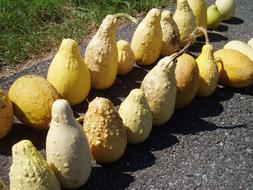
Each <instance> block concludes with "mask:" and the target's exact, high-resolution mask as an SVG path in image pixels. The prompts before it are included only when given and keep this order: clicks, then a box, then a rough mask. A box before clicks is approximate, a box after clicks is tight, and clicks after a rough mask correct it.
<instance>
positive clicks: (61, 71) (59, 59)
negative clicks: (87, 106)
mask: <svg viewBox="0 0 253 190" xmlns="http://www.w3.org/2000/svg"><path fill="white" fill-rule="evenodd" d="M47 80H48V81H49V82H50V83H51V84H52V85H53V86H54V87H55V88H56V90H57V91H58V92H59V93H60V95H61V96H62V98H64V99H66V100H68V101H69V103H70V104H71V105H74V104H78V103H80V102H82V101H83V100H84V99H85V98H86V96H87V95H88V93H89V91H90V83H91V82H90V73H89V70H88V67H87V65H86V64H85V63H84V60H83V58H82V56H81V54H80V51H79V48H78V45H77V43H76V41H75V40H72V39H63V40H62V43H61V46H60V48H59V50H58V52H57V54H56V55H55V57H54V59H53V61H52V63H51V64H50V66H49V69H48V73H47Z"/></svg>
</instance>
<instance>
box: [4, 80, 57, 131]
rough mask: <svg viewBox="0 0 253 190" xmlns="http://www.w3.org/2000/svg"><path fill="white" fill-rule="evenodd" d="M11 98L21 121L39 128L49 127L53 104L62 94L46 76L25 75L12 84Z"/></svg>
mask: <svg viewBox="0 0 253 190" xmlns="http://www.w3.org/2000/svg"><path fill="white" fill-rule="evenodd" d="M9 98H10V100H11V101H12V103H13V108H14V113H15V115H16V116H17V118H18V119H19V120H20V121H22V122H23V123H24V124H26V125H28V126H31V127H34V128H37V129H47V128H48V127H49V122H50V120H51V107H52V104H53V102H54V101H55V100H56V99H59V98H60V95H59V93H58V92H57V91H56V89H55V88H54V87H53V86H52V85H51V84H50V83H49V82H48V81H47V80H46V79H45V78H43V77H40V76H36V75H25V76H23V77H20V78H18V79H17V80H16V81H15V82H14V83H13V84H12V85H11V87H10V89H9Z"/></svg>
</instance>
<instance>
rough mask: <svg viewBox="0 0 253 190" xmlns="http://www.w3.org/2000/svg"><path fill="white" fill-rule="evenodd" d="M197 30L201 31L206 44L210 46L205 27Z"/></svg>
mask: <svg viewBox="0 0 253 190" xmlns="http://www.w3.org/2000/svg"><path fill="white" fill-rule="evenodd" d="M197 30H198V31H201V32H202V33H203V34H204V35H205V40H206V44H209V38H208V34H207V30H206V29H204V28H203V27H197Z"/></svg>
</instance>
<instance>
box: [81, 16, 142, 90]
mask: <svg viewBox="0 0 253 190" xmlns="http://www.w3.org/2000/svg"><path fill="white" fill-rule="evenodd" d="M121 16H123V17H127V18H129V19H130V20H131V21H133V22H137V21H136V20H135V19H134V18H132V17H130V16H129V15H126V14H120V13H119V14H115V15H107V16H106V17H105V19H104V20H103V22H102V24H101V25H100V27H99V29H98V31H97V33H96V34H95V35H94V36H93V37H92V39H91V41H90V42H89V44H88V46H87V48H86V51H85V62H86V63H87V65H88V68H89V70H90V73H91V86H92V88H95V89H106V88H109V87H110V86H111V85H112V84H113V83H114V81H115V79H116V74H117V71H118V50H117V41H116V29H117V26H118V22H117V19H118V17H121Z"/></svg>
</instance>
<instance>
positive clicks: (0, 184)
mask: <svg viewBox="0 0 253 190" xmlns="http://www.w3.org/2000/svg"><path fill="white" fill-rule="evenodd" d="M0 189H1V190H8V188H7V187H6V185H5V184H4V182H3V181H2V180H1V179H0Z"/></svg>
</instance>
